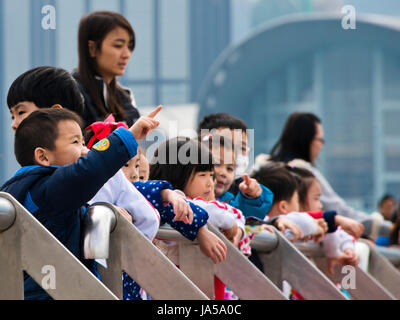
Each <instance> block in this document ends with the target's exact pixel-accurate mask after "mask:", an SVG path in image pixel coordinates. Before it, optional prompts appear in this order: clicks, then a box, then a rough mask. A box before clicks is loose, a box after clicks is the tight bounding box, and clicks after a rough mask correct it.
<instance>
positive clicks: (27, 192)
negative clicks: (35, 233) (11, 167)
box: [1, 128, 137, 300]
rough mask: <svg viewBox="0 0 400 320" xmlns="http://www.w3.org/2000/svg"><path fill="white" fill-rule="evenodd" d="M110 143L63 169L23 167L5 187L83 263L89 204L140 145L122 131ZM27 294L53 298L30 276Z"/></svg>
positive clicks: (27, 277)
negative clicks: (83, 234) (84, 224)
mask: <svg viewBox="0 0 400 320" xmlns="http://www.w3.org/2000/svg"><path fill="white" fill-rule="evenodd" d="M107 139H108V141H109V146H108V148H103V149H105V150H103V151H98V150H95V149H92V150H90V151H89V153H88V155H87V156H85V157H81V158H79V160H78V161H77V162H75V163H73V164H70V165H67V166H63V167H55V166H48V167H47V166H29V167H23V168H21V169H20V170H18V171H17V173H16V174H15V175H14V177H12V178H11V179H10V180H9V181H7V182H6V183H5V184H4V185H3V186H2V187H1V191H4V192H8V193H10V194H11V195H12V196H13V197H14V198H16V199H17V200H18V201H19V202H20V203H21V204H23V206H24V207H25V208H26V209H27V210H28V211H29V212H31V213H32V214H33V215H34V216H35V218H36V219H38V220H39V221H40V222H41V223H42V224H43V226H44V227H46V229H47V230H49V231H50V232H51V233H52V234H53V235H54V236H55V237H56V238H57V239H58V240H60V242H61V243H62V244H63V245H64V246H66V247H67V249H69V250H70V251H71V252H72V253H73V254H74V255H75V256H76V257H77V258H78V259H80V260H82V261H83V259H82V255H81V219H82V217H83V215H84V212H85V206H86V203H87V202H88V201H89V200H90V199H91V198H93V197H94V195H95V194H96V193H97V192H98V191H99V190H100V188H101V187H102V186H103V184H104V183H105V182H107V180H108V179H110V178H111V177H112V176H113V175H114V174H116V173H117V171H118V170H119V169H120V168H121V167H122V166H123V165H124V164H125V163H126V162H127V161H128V160H129V159H131V158H132V157H134V156H135V155H136V150H137V142H136V140H135V138H134V137H133V135H132V134H131V133H130V132H129V131H128V130H127V129H125V128H118V129H117V130H115V131H114V132H113V133H112V134H110V135H109V136H108V137H107ZM83 262H84V261H83ZM24 292H25V299H35V300H36V299H49V298H50V296H49V295H48V294H47V293H45V291H44V290H42V289H41V288H40V287H39V286H38V285H37V284H36V283H35V282H34V281H33V279H32V278H30V277H29V276H28V275H25V278H24Z"/></svg>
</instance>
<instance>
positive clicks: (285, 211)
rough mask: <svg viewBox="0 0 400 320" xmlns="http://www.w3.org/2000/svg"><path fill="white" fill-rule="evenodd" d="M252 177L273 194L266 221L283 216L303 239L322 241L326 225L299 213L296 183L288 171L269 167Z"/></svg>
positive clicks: (288, 234) (261, 169) (272, 166)
mask: <svg viewBox="0 0 400 320" xmlns="http://www.w3.org/2000/svg"><path fill="white" fill-rule="evenodd" d="M253 177H254V178H255V179H256V180H257V181H258V182H259V183H261V184H263V185H265V186H267V187H268V188H269V189H271V191H272V192H273V194H274V201H273V204H272V206H271V209H270V211H269V212H268V215H267V217H266V219H267V220H268V219H270V218H273V217H277V216H281V215H284V216H285V217H286V218H287V219H289V220H291V221H292V222H294V223H295V224H297V225H298V226H299V227H300V229H301V230H302V232H303V235H304V236H305V237H311V236H313V237H314V238H315V240H316V241H320V240H321V239H322V237H323V235H324V234H325V232H326V230H327V225H326V223H325V222H324V221H323V219H320V220H314V219H313V218H312V217H311V216H309V215H308V214H306V213H305V212H299V198H298V192H297V188H298V185H297V181H296V179H295V177H294V176H293V175H292V174H291V173H290V172H289V171H288V170H286V169H285V168H284V167H281V166H279V165H276V166H274V165H270V166H265V167H261V168H260V169H259V170H258V171H256V172H255V173H254V174H253ZM316 221H318V222H316ZM286 235H287V236H289V237H291V235H290V233H287V232H286Z"/></svg>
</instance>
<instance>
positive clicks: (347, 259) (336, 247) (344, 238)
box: [323, 229, 360, 274]
mask: <svg viewBox="0 0 400 320" xmlns="http://www.w3.org/2000/svg"><path fill="white" fill-rule="evenodd" d="M323 249H324V252H325V256H326V258H327V263H328V270H329V272H330V273H331V274H333V271H334V270H333V268H334V266H335V265H348V264H349V265H353V266H356V265H357V264H358V263H359V261H360V257H359V256H358V255H357V253H356V252H355V246H354V239H353V237H352V236H350V235H349V234H347V233H346V232H345V231H343V230H342V229H338V230H337V231H336V232H333V233H328V234H326V235H325V238H324V241H323Z"/></svg>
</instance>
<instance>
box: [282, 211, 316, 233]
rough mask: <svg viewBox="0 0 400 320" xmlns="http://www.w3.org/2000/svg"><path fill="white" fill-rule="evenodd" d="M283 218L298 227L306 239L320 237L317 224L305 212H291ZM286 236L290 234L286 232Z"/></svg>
mask: <svg viewBox="0 0 400 320" xmlns="http://www.w3.org/2000/svg"><path fill="white" fill-rule="evenodd" d="M280 217H281V216H280ZM283 217H285V218H286V219H288V220H290V221H292V222H294V223H295V224H296V225H298V226H299V227H300V229H301V231H302V233H303V236H304V237H307V236H313V235H318V234H319V233H320V231H321V230H320V227H319V226H318V224H317V222H316V221H315V220H314V219H313V218H311V217H310V216H309V215H307V214H306V213H304V212H291V213H289V214H286V215H284V216H283ZM285 235H287V236H288V235H290V234H288V233H287V232H286V233H285ZM290 236H291V235H290Z"/></svg>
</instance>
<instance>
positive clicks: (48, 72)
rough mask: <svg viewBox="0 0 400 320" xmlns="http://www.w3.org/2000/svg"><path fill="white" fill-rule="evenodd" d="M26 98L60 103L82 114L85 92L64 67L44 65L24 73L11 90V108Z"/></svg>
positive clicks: (46, 103)
mask: <svg viewBox="0 0 400 320" xmlns="http://www.w3.org/2000/svg"><path fill="white" fill-rule="evenodd" d="M22 101H29V102H33V103H34V104H35V105H36V107H38V108H40V109H41V108H51V107H52V106H53V105H55V104H60V105H61V106H62V107H63V108H67V109H69V110H72V111H74V112H76V113H78V114H82V113H83V108H84V107H83V96H82V94H81V92H80V90H79V86H78V84H77V82H76V80H75V79H74V78H73V77H72V75H71V74H70V73H69V72H68V71H66V70H64V69H61V68H55V67H49V66H41V67H37V68H33V69H30V70H28V71H26V72H24V73H23V74H21V75H20V76H19V77H18V78H17V79H15V80H14V82H13V83H12V84H11V86H10V89H9V90H8V94H7V104H8V107H9V108H12V107H14V106H15V105H17V104H18V103H20V102H22Z"/></svg>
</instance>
